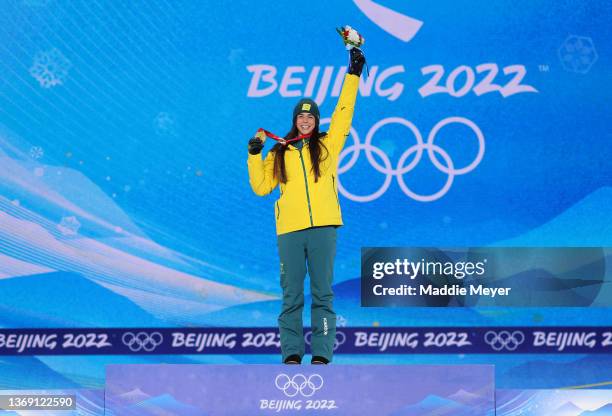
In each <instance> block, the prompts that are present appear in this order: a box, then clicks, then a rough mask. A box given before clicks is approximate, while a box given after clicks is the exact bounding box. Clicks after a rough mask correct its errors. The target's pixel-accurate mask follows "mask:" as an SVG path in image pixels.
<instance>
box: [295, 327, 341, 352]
mask: <svg viewBox="0 0 612 416" xmlns="http://www.w3.org/2000/svg"><path fill="white" fill-rule="evenodd" d="M311 338H312V331H308V332H306V334H304V342H306V344H308V345H311V344H310V341H311ZM345 342H346V335H345V334H344V332H342V331H336V339H335V340H334V351H336V350H337V349H338V347H340V345H342V344H344V343H345Z"/></svg>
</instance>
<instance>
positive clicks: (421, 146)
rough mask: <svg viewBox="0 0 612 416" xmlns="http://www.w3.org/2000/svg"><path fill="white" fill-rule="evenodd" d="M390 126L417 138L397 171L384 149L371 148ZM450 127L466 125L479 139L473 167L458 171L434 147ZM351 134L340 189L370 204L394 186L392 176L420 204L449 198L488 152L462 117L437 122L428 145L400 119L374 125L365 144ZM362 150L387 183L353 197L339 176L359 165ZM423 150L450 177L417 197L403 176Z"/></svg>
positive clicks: (342, 155) (472, 125)
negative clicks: (456, 182) (456, 183)
mask: <svg viewBox="0 0 612 416" xmlns="http://www.w3.org/2000/svg"><path fill="white" fill-rule="evenodd" d="M330 121H331V119H330V118H325V119H322V120H321V125H322V124H324V123H329V122H330ZM387 124H399V125H401V126H404V127H406V128H407V129H408V130H410V131H411V132H412V134H413V135H414V137H415V139H416V144H414V145H412V146H410V147H409V148H408V149H406V151H404V153H402V155H401V156H400V158H399V160H398V162H397V166H396V167H395V168H393V167H392V165H391V160H390V159H389V157H388V156H387V154H386V153H385V152H384V151H383V150H382V149H380V148H378V147H376V146H374V145H372V140H373V139H374V136H375V135H376V132H377V131H378V130H379V129H380V128H382V127H383V126H386V125H387ZM451 124H463V125H466V126H468V127H469V128H470V129H472V131H473V132H474V134H475V135H476V139H477V140H478V152H477V154H476V157H475V158H474V160H473V161H472V162H471V163H470V164H468V165H466V166H464V167H462V168H456V167H455V165H454V163H453V160H452V159H451V157H450V155H449V154H448V153H447V152H446V151H445V150H444V149H442V148H441V147H440V146H438V145H436V144H434V141H435V139H436V135H437V134H438V133H439V132H440V130H441V129H442V128H444V127H445V126H448V125H451ZM350 135H351V136H352V137H353V141H354V144H353V145H351V146H348V147H346V148H344V150H343V151H342V152H341V153H340V157H339V161H338V190H339V191H340V192H341V193H342V195H344V196H345V197H346V198H348V199H350V200H353V201H356V202H370V201H374V200H375V199H377V198H379V197H380V196H381V195H383V194H384V193H385V192H386V191H387V189H388V188H389V186H390V185H391V181H392V179H393V177H396V178H397V182H398V185H399V187H400V189H401V190H402V191H403V192H404V194H406V196H408V197H410V198H412V199H414V200H416V201H420V202H431V201H435V200H437V199H440V198H442V197H443V196H444V195H446V193H447V192H448V191H449V190H450V188H451V186H452V184H453V181H454V179H455V176H459V175H465V174H466V173H469V172H471V171H473V170H474V169H475V168H476V167H477V166H478V165H479V164H480V162H481V161H482V158H483V157H484V152H485V139H484V135H483V133H482V131H481V130H480V128H479V127H478V126H477V125H476V124H475V123H474V122H473V121H471V120H468V119H467V118H463V117H448V118H445V119H443V120H441V121H440V122H438V123H437V124H436V125H435V126H434V127H433V129H432V130H431V132H430V133H429V135H428V136H427V142H423V136H421V132H420V131H419V129H418V128H417V127H416V126H415V125H414V124H413V123H411V122H410V121H408V120H406V119H403V118H401V117H389V118H385V119H383V120H380V121H379V122H377V123H376V124H374V125H373V126H372V128H371V129H370V130H369V131H368V134H367V135H366V138H365V143H363V144H362V143H361V142H360V140H359V135H358V134H357V131H355V129H354V128H353V127H351V129H350ZM362 150H364V151H365V155H366V158H367V160H368V162H369V163H370V165H371V166H372V167H373V168H374V169H375V170H377V171H378V172H380V173H382V174H383V175H385V180H384V182H383V184H382V186H381V187H380V188H379V189H378V190H377V191H375V192H373V193H371V194H369V195H356V194H353V193H351V192H349V191H348V190H346V188H345V187H344V186H343V185H342V183H341V181H340V175H342V174H343V173H346V172H347V171H349V170H350V169H351V168H352V167H353V166H354V165H355V163H357V159H359V155H360V154H361V151H362ZM424 150H427V156H428V157H429V160H430V161H431V163H433V165H434V166H435V167H436V168H437V169H438V170H439V171H441V172H442V173H445V174H446V175H447V176H448V177H447V179H446V182H445V183H444V185H443V186H442V188H441V189H440V190H439V191H437V192H434V193H432V194H430V195H421V194H418V193H416V192H414V191H413V190H411V189H410V188H409V187H408V185H406V182H404V175H405V174H407V173H409V172H410V171H412V170H413V169H415V168H416V166H417V165H418V164H419V162H420V161H421V158H422V157H423V151H424ZM413 153H414V157H413V158H412V160H411V161H410V162H409V163H407V164H406V162H407V160H408V158H409V157H410V156H412V154H413ZM374 154H376V156H378V157H379V158H380V160H382V162H383V165H380V163H379V162H378V161H377V160H376V159H374ZM436 154H437V155H439V157H440V158H441V159H442V160H443V163H442V162H441V161H440V160H439V159H438V156H436ZM349 155H350V158H349V161H348V162H347V163H346V164H344V165H342V162H343V161H344V159H346V158H347V157H348V156H349Z"/></svg>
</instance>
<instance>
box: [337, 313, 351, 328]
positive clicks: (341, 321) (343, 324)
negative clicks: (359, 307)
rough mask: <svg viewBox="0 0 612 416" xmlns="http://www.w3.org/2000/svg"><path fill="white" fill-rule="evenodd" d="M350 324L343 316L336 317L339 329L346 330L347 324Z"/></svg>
mask: <svg viewBox="0 0 612 416" xmlns="http://www.w3.org/2000/svg"><path fill="white" fill-rule="evenodd" d="M347 323H348V321H347V320H346V318H345V317H344V316H342V315H337V316H336V326H337V327H338V328H344V327H346V324H347Z"/></svg>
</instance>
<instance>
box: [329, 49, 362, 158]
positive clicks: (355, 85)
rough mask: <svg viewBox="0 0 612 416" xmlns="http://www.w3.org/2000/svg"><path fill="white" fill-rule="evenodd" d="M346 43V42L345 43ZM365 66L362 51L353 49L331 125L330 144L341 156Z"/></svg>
mask: <svg viewBox="0 0 612 416" xmlns="http://www.w3.org/2000/svg"><path fill="white" fill-rule="evenodd" d="M345 42H346V41H345ZM364 64H365V56H364V55H363V52H362V51H361V49H359V48H357V47H351V49H350V63H349V68H348V73H347V74H346V75H345V77H344V83H343V85H342V91H341V92H340V97H339V98H338V103H337V104H336V108H335V109H334V113H333V115H332V118H331V122H330V124H329V131H328V133H327V134H328V135H329V139H328V144H329V146H330V147H331V150H332V151H333V152H335V153H336V154H339V153H340V151H341V150H342V148H343V147H344V143H345V142H346V138H347V137H348V135H349V133H350V130H351V123H352V121H353V113H354V111H355V101H356V100H357V92H358V91H359V77H360V76H361V71H362V70H363V65H364Z"/></svg>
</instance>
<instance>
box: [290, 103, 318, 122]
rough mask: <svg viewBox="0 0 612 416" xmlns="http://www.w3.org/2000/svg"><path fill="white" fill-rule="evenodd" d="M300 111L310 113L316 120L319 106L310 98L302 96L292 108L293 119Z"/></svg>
mask: <svg viewBox="0 0 612 416" xmlns="http://www.w3.org/2000/svg"><path fill="white" fill-rule="evenodd" d="M300 113H310V114H312V115H313V116H315V118H316V119H317V120H318V119H319V106H318V105H317V103H315V102H314V101H313V100H311V99H310V98H302V99H301V100H300V101H299V102H298V103H297V105H296V106H295V108H294V109H293V119H294V120H295V118H296V117H297V115H298V114H300Z"/></svg>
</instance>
